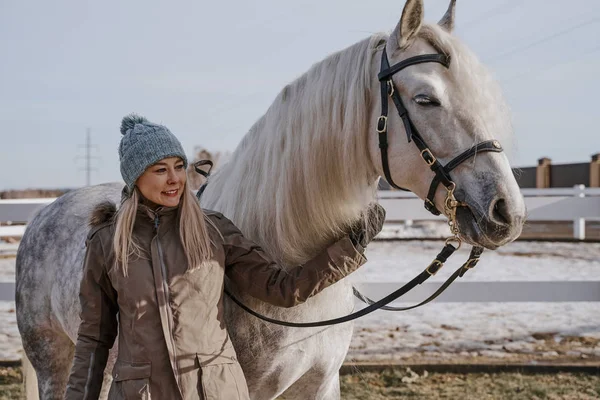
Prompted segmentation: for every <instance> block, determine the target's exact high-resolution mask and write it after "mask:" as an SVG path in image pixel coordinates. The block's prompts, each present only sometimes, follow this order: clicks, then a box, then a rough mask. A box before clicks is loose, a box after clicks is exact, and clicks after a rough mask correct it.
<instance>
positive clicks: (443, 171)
mask: <svg viewBox="0 0 600 400" xmlns="http://www.w3.org/2000/svg"><path fill="white" fill-rule="evenodd" d="M428 62H436V63H439V64H442V65H443V66H444V67H446V68H449V67H450V57H449V56H446V55H444V54H424V55H418V56H414V57H410V58H408V59H406V60H403V61H401V62H399V63H397V64H394V65H393V66H391V67H390V65H389V61H388V58H387V53H386V50H385V48H384V50H383V53H382V56H381V71H380V72H379V75H378V79H379V82H380V87H381V116H380V117H379V118H378V120H377V133H378V135H379V148H380V150H381V163H382V166H383V173H384V175H385V178H386V180H387V182H388V183H389V184H390V185H391V186H392V187H394V188H396V189H400V190H407V189H404V188H402V187H400V186H398V185H396V184H395V183H394V181H393V179H392V175H391V172H390V168H389V162H388V154H387V149H388V140H387V132H388V126H387V121H388V97H390V98H391V99H392V101H393V103H394V105H395V106H396V109H397V110H398V115H399V116H400V118H401V119H402V122H403V124H404V129H405V130H406V136H407V139H408V142H409V143H410V142H411V141H412V142H414V143H415V145H416V146H417V147H418V149H419V151H420V154H421V158H422V159H423V160H424V161H425V163H426V164H427V165H428V166H429V168H430V169H431V170H432V171H433V172H434V173H435V177H434V178H433V180H432V182H431V185H430V187H429V192H428V194H427V198H426V199H425V208H426V209H427V210H428V211H429V212H431V213H432V214H434V215H440V214H441V212H440V211H439V210H438V209H437V207H436V206H435V204H434V197H435V193H436V191H437V187H438V186H439V184H440V183H441V184H442V185H444V188H445V189H446V198H445V200H444V209H443V212H444V215H446V217H447V218H448V225H449V226H450V231H451V233H452V236H451V237H449V238H448V239H446V242H445V245H444V248H443V249H442V251H440V253H439V254H438V255H437V256H436V258H435V259H434V260H433V261H432V262H431V264H429V265H428V266H427V268H425V269H424V270H423V271H422V272H421V273H420V274H419V275H417V276H416V277H415V278H413V279H412V280H411V281H410V282H408V283H407V284H405V285H404V286H402V287H401V288H399V289H398V290H396V291H394V292H393V293H391V294H389V295H387V296H386V297H384V298H382V299H381V300H379V301H374V300H371V299H370V298H368V297H367V296H364V295H363V294H361V293H360V292H359V291H358V290H357V289H356V288H354V287H353V288H352V290H353V292H354V296H355V297H357V298H358V299H359V300H361V301H363V302H364V303H366V304H368V306H367V307H365V308H363V309H361V310H359V311H356V312H353V313H351V314H348V315H346V316H343V317H338V318H333V319H328V320H324V321H315V322H291V321H281V320H277V319H273V318H270V317H267V316H265V315H262V314H259V313H258V312H256V311H254V310H252V309H251V308H249V307H248V306H246V305H245V304H244V303H242V302H241V301H240V300H239V299H238V298H237V297H235V296H234V295H233V294H232V293H231V292H230V291H229V290H228V289H227V288H225V294H226V295H227V296H229V298H231V300H232V301H233V302H234V303H235V304H237V305H238V306H239V307H240V308H242V309H243V310H244V311H246V312H248V313H249V314H252V315H253V316H255V317H257V318H259V319H261V320H263V321H266V322H270V323H273V324H277V325H283V326H288V327H293V328H312V327H319V326H329V325H335V324H340V323H343V322H348V321H352V320H355V319H357V318H360V317H362V316H365V315H367V314H370V313H372V312H373V311H375V310H378V309H381V310H387V311H406V310H411V309H414V308H417V307H420V306H423V305H425V304H427V303H429V302H431V301H433V300H434V299H435V298H437V297H438V296H439V295H440V294H442V292H444V290H446V288H448V286H450V284H452V282H454V281H455V280H456V279H457V278H460V277H462V276H463V275H464V274H465V273H466V272H467V271H468V270H469V269H471V268H473V267H475V266H476V265H477V263H478V262H479V257H480V256H481V253H482V252H483V247H480V246H473V248H472V249H471V253H470V255H469V259H468V260H467V261H466V262H465V263H464V264H463V265H462V266H461V267H460V268H458V269H457V270H456V271H455V272H454V273H453V274H452V275H451V276H450V277H449V278H448V279H447V280H446V281H445V282H444V283H443V284H442V285H441V286H440V287H439V289H438V290H436V291H435V292H434V293H433V294H432V295H431V296H429V297H428V298H426V299H425V300H423V301H422V302H420V303H418V304H415V305H412V306H408V307H390V306H388V304H389V303H391V302H393V301H394V300H397V299H398V298H400V297H402V296H403V295H404V294H406V293H408V292H409V291H410V290H412V289H413V288H415V287H416V286H417V285H420V284H422V283H423V282H425V281H426V280H427V279H429V278H430V277H431V276H433V275H435V274H436V272H437V271H439V270H440V269H441V268H442V266H443V265H444V263H445V262H446V260H447V259H448V258H449V257H450V256H451V255H452V254H454V252H455V251H456V250H458V249H459V248H460V246H461V244H462V240H461V239H460V237H459V228H458V223H457V221H456V210H457V208H458V207H461V206H465V204H464V203H461V202H459V201H458V200H456V198H455V196H454V191H455V190H456V183H455V182H454V181H453V180H452V178H451V177H450V172H451V171H452V170H453V169H454V168H456V167H457V166H459V165H460V164H461V163H463V162H465V161H466V160H468V159H469V158H471V157H473V156H474V155H475V154H476V153H478V152H482V151H493V152H501V151H502V146H501V145H500V143H499V142H498V141H497V140H488V141H484V142H480V143H478V144H476V145H475V146H473V147H471V148H470V149H468V150H466V151H464V152H463V153H461V154H459V155H458V156H456V157H455V158H453V159H452V160H451V161H450V162H448V163H447V164H446V165H442V164H441V163H440V162H439V161H438V159H437V158H436V157H435V156H434V154H433V152H432V151H431V150H430V149H429V146H428V145H427V143H426V142H425V140H424V139H423V137H422V136H421V134H420V133H419V131H418V130H417V128H416V127H415V125H414V124H413V123H412V121H411V119H410V116H409V115H408V110H407V109H406V107H405V106H404V104H403V102H402V99H401V98H400V95H399V94H398V90H397V89H396V87H395V85H394V82H393V81H392V76H393V75H394V74H396V73H397V72H399V71H401V70H403V69H404V68H406V67H409V66H411V65H416V64H421V63H428ZM200 163H204V164H206V162H203V161H200V162H199V163H196V164H194V168H195V170H196V172H198V173H200V174H202V175H203V176H205V177H206V178H208V176H209V175H210V172H209V173H206V172H204V171H202V170H201V169H200V168H198V166H199V165H203V164H200ZM211 167H212V163H211ZM207 184H208V181H207V182H205V183H204V184H203V185H202V187H201V188H200V189H199V190H198V192H197V194H196V196H197V197H198V200H200V196H201V195H202V193H203V192H204V189H205V188H206V185H207ZM453 242H455V243H456V246H454V245H453V244H452V243H453Z"/></svg>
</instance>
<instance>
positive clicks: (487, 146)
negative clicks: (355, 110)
mask: <svg viewBox="0 0 600 400" xmlns="http://www.w3.org/2000/svg"><path fill="white" fill-rule="evenodd" d="M430 62H435V63H439V64H442V65H443V66H444V67H446V68H449V67H450V57H449V56H447V55H445V54H423V55H419V56H414V57H410V58H407V59H406V60H403V61H400V62H399V63H397V64H394V65H393V66H391V67H390V64H389V61H388V58H387V52H386V50H385V48H384V49H383V53H382V55H381V71H380V72H379V75H378V79H379V82H380V87H381V116H380V117H379V118H378V120H377V133H378V135H379V149H380V151H381V164H382V166H383V174H384V175H385V179H386V180H387V182H388V183H389V184H390V186H392V187H394V188H396V189H400V190H407V189H404V188H402V187H400V186H398V185H396V184H395V183H394V180H393V179H392V174H391V172H390V167H389V162H388V154H387V149H388V138H387V132H388V124H387V121H388V97H391V99H392V101H393V102H394V105H395V106H396V109H397V110H398V115H399V116H400V119H401V120H402V123H403V124H404V129H405V131H406V138H407V139H408V142H409V143H410V142H411V141H412V142H414V144H415V145H416V146H417V147H418V149H419V151H420V153H421V158H422V159H423V161H425V163H426V164H427V165H428V166H429V168H430V169H431V170H432V171H433V172H434V173H435V177H434V178H433V180H432V181H431V185H430V186H429V192H428V193H427V197H426V198H425V208H426V209H427V210H428V211H429V212H431V213H432V214H434V215H440V211H439V210H438V209H437V207H436V206H435V202H434V198H435V193H436V191H437V187H438V185H439V184H440V183H441V184H442V185H444V187H445V188H446V190H447V191H448V195H449V196H448V197H450V200H454V201H456V199H454V190H455V189H456V184H455V183H454V181H452V178H451V177H450V171H452V170H453V169H454V168H456V167H457V166H459V165H460V164H461V163H463V162H465V161H466V160H468V159H469V158H471V157H473V156H474V155H475V154H477V153H478V152H484V151H494V152H501V151H502V146H501V145H500V142H498V141H497V140H487V141H484V142H480V143H478V144H476V145H475V146H473V147H471V148H470V149H468V150H466V151H464V152H463V153H461V154H459V155H458V156H456V157H455V158H453V159H452V160H451V161H450V162H449V163H448V164H446V165H442V164H441V163H440V162H439V160H438V159H437V158H436V157H435V155H434V154H433V152H432V151H431V149H430V148H429V146H428V145H427V143H426V142H425V139H423V136H421V134H420V133H419V131H418V130H417V128H416V126H415V125H414V124H413V122H412V121H411V119H410V116H409V115H408V110H407V109H406V107H405V106H404V103H403V102H402V98H401V97H400V93H399V92H398V90H397V89H396V86H395V85H394V81H393V80H392V77H393V76H394V74H396V73H397V72H400V71H402V70H403V69H404V68H406V67H410V66H411V65H416V64H422V63H430ZM446 202H448V200H447V201H446Z"/></svg>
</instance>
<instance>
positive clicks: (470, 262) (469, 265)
mask: <svg viewBox="0 0 600 400" xmlns="http://www.w3.org/2000/svg"><path fill="white" fill-rule="evenodd" d="M478 262H479V258H469V259H468V260H467V262H466V263H465V265H463V268H464V269H471V268H475V266H476V265H477V263H478Z"/></svg>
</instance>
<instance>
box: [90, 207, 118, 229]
mask: <svg viewBox="0 0 600 400" xmlns="http://www.w3.org/2000/svg"><path fill="white" fill-rule="evenodd" d="M116 213H117V205H116V204H115V203H112V202H110V201H105V202H102V203H100V204H98V205H96V207H94V209H93V210H92V215H91V216H90V221H89V224H90V226H91V227H96V226H99V225H102V224H104V223H107V222H110V221H112V220H113V219H114V217H115V215H116Z"/></svg>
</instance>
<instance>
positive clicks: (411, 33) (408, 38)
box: [390, 0, 423, 49]
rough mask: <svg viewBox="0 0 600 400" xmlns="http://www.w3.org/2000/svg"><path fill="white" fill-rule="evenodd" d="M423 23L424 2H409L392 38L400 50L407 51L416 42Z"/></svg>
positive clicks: (419, 0)
mask: <svg viewBox="0 0 600 400" xmlns="http://www.w3.org/2000/svg"><path fill="white" fill-rule="evenodd" d="M422 23H423V0H407V1H406V4H405V5H404V10H402V17H401V18H400V22H398V25H396V28H395V29H394V31H393V32H392V35H391V36H390V38H391V39H392V40H393V41H396V44H397V45H398V48H400V49H406V48H407V47H409V46H410V45H411V44H412V42H413V41H414V40H415V37H416V35H417V33H418V32H419V29H421V24H422Z"/></svg>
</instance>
